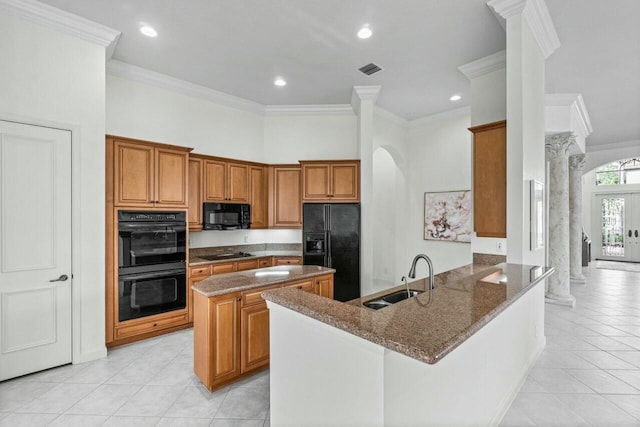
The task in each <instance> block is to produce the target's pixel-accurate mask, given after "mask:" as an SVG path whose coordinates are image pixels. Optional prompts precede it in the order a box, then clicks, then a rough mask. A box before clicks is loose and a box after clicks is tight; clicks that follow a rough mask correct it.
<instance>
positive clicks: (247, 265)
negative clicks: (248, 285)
mask: <svg viewBox="0 0 640 427" xmlns="http://www.w3.org/2000/svg"><path fill="white" fill-rule="evenodd" d="M259 264H260V263H259V262H258V260H257V259H248V260H245V261H238V271H244V270H253V269H254V268H258V267H259Z"/></svg>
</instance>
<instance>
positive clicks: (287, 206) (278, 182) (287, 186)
mask: <svg viewBox="0 0 640 427" xmlns="http://www.w3.org/2000/svg"><path fill="white" fill-rule="evenodd" d="M300 171H301V169H300V166H299V165H272V166H269V228H302V204H301V199H300V196H301V194H300Z"/></svg>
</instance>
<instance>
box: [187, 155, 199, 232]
mask: <svg viewBox="0 0 640 427" xmlns="http://www.w3.org/2000/svg"><path fill="white" fill-rule="evenodd" d="M188 208H189V212H188V221H189V230H190V231H200V230H202V159H193V158H190V159H189V191H188Z"/></svg>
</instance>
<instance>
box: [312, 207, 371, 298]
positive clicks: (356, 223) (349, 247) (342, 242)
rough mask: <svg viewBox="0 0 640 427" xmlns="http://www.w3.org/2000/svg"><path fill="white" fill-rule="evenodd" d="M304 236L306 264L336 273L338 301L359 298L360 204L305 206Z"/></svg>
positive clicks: (335, 283)
mask: <svg viewBox="0 0 640 427" xmlns="http://www.w3.org/2000/svg"><path fill="white" fill-rule="evenodd" d="M302 232H303V236H302V242H303V250H304V252H303V255H304V264H305V265H321V266H325V267H331V268H333V269H335V270H336V273H335V275H334V281H333V296H334V298H335V299H336V300H338V301H349V300H352V299H355V298H360V204H358V203H326V204H324V203H305V204H304V205H303V209H302Z"/></svg>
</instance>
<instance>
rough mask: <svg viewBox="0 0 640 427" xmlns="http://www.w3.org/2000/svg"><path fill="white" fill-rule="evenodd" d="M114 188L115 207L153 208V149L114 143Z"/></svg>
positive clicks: (120, 142)
mask: <svg viewBox="0 0 640 427" xmlns="http://www.w3.org/2000/svg"><path fill="white" fill-rule="evenodd" d="M113 147H114V153H113V155H114V181H115V182H114V186H115V192H116V194H115V199H114V204H115V205H116V206H153V202H154V198H155V194H154V176H155V173H154V149H153V147H149V146H146V145H138V144H130V143H127V142H122V141H117V140H116V141H115V142H114V144H113Z"/></svg>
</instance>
